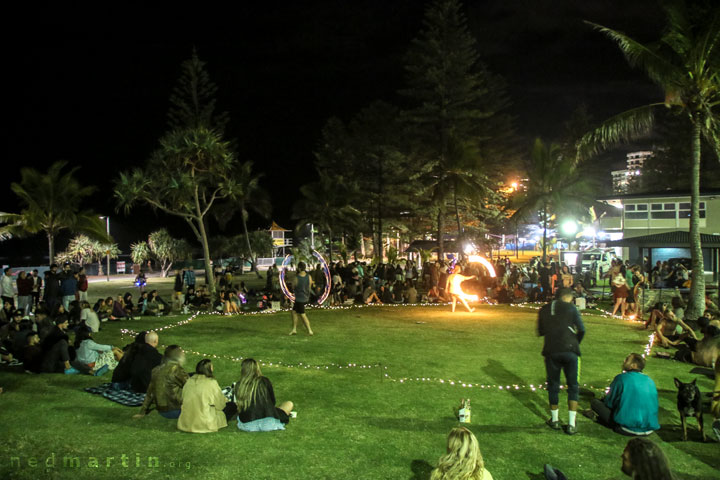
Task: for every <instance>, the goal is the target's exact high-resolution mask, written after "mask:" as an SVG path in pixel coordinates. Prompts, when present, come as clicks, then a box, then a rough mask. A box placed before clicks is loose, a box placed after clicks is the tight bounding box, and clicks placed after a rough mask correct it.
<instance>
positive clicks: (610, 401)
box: [588, 353, 660, 435]
mask: <svg viewBox="0 0 720 480" xmlns="http://www.w3.org/2000/svg"><path fill="white" fill-rule="evenodd" d="M644 368H645V359H644V358H643V357H642V355H639V354H637V353H631V354H630V355H628V356H627V357H626V358H625V361H624V362H623V366H622V369H623V373H621V374H620V375H617V376H616V377H615V379H613V381H612V383H611V384H610V391H609V392H608V394H607V396H606V397H605V398H604V399H603V400H598V399H596V398H593V399H592V400H591V402H590V406H591V408H592V412H594V413H595V415H592V414H590V415H588V416H591V417H594V416H597V419H598V421H599V422H600V423H601V424H602V425H605V426H606V427H609V428H612V429H613V430H615V431H616V432H617V433H620V434H622V435H650V434H651V433H652V432H654V431H655V430H659V429H660V424H659V423H658V393H657V388H656V387H655V382H653V380H652V379H651V378H650V377H648V376H647V375H645V374H644V373H642V371H643V369H644ZM588 413H589V412H588Z"/></svg>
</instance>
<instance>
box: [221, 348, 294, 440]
mask: <svg viewBox="0 0 720 480" xmlns="http://www.w3.org/2000/svg"><path fill="white" fill-rule="evenodd" d="M240 368H241V372H240V380H239V381H238V382H237V383H236V384H235V403H237V409H238V428H239V429H240V430H243V431H245V432H269V431H272V430H285V425H286V424H287V423H288V422H289V421H290V412H292V409H293V403H292V402H283V403H282V404H280V406H279V407H276V406H275V392H274V391H273V386H272V383H270V380H269V379H268V378H267V377H263V376H262V372H261V371H260V365H258V363H257V362H256V361H255V360H254V359H252V358H246V359H245V360H243V362H242V365H241V367H240Z"/></svg>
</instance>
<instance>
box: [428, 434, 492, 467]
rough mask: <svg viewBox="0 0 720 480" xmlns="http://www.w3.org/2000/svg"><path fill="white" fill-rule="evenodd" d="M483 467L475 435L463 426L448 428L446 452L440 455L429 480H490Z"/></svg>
mask: <svg viewBox="0 0 720 480" xmlns="http://www.w3.org/2000/svg"><path fill="white" fill-rule="evenodd" d="M492 478H493V477H492V475H491V474H490V472H488V471H487V470H486V469H485V463H484V462H483V458H482V453H480V446H479V445H478V441H477V438H475V435H473V433H472V432H471V431H470V430H468V429H467V428H465V427H455V428H453V429H452V430H450V434H449V435H448V439H447V453H446V454H445V455H443V456H442V457H440V459H439V460H438V465H437V467H436V468H435V469H434V470H433V471H432V473H431V474H430V480H457V479H463V480H492Z"/></svg>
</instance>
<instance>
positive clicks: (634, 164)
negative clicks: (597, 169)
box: [611, 151, 653, 193]
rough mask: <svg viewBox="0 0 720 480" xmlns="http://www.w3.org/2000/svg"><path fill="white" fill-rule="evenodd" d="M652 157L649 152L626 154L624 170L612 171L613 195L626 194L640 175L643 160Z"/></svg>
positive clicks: (651, 153)
mask: <svg viewBox="0 0 720 480" xmlns="http://www.w3.org/2000/svg"><path fill="white" fill-rule="evenodd" d="M652 155H653V152H651V151H643V152H630V153H628V154H627V160H626V162H627V163H626V167H625V169H624V170H613V171H612V172H611V173H612V178H613V193H627V192H628V189H629V188H630V185H631V184H632V183H634V182H636V181H637V180H638V177H639V176H641V175H642V171H643V165H644V164H645V160H647V159H648V158H650V157H651V156H652Z"/></svg>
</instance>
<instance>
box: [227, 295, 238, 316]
mask: <svg viewBox="0 0 720 480" xmlns="http://www.w3.org/2000/svg"><path fill="white" fill-rule="evenodd" d="M224 312H225V313H227V314H233V313H240V299H239V298H238V296H237V293H236V292H235V291H233V290H231V291H230V292H229V293H228V295H227V300H226V301H225V310H224Z"/></svg>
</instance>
